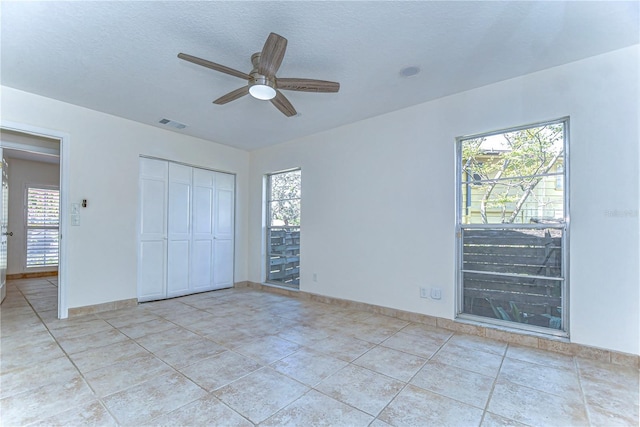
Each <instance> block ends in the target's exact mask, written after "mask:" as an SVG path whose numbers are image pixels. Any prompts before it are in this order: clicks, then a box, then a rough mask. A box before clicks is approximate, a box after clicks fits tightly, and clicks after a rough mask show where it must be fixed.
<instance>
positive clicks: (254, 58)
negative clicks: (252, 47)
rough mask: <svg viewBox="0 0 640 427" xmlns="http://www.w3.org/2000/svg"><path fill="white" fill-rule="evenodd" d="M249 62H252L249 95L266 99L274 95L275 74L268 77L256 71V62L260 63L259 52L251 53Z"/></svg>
mask: <svg viewBox="0 0 640 427" xmlns="http://www.w3.org/2000/svg"><path fill="white" fill-rule="evenodd" d="M251 63H252V64H253V70H251V73H249V75H250V76H251V80H249V93H250V94H251V96H253V97H254V98H257V99H261V100H264V101H268V100H270V99H273V98H274V97H275V96H276V81H275V76H272V77H271V78H269V77H268V76H265V75H262V74H260V73H259V72H258V64H259V63H260V52H256V53H254V54H253V55H251Z"/></svg>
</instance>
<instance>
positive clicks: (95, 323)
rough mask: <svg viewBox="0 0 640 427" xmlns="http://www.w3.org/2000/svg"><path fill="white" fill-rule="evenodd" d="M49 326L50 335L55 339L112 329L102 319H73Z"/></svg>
mask: <svg viewBox="0 0 640 427" xmlns="http://www.w3.org/2000/svg"><path fill="white" fill-rule="evenodd" d="M47 326H49V330H50V331H51V335H53V336H54V337H55V338H56V339H58V340H60V339H68V338H75V337H80V336H83V335H89V334H95V333H98V332H104V331H109V330H113V329H114V328H113V326H111V325H110V324H108V323H107V322H105V321H104V320H102V319H96V318H93V319H86V320H84V321H75V322H69V323H67V324H65V325H62V324H60V323H59V324H57V325H56V328H52V327H51V325H47Z"/></svg>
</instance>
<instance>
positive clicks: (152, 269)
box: [138, 240, 167, 301]
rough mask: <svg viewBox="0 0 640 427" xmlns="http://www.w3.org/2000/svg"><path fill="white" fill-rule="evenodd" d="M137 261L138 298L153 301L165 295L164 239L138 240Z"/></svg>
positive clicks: (165, 250)
mask: <svg viewBox="0 0 640 427" xmlns="http://www.w3.org/2000/svg"><path fill="white" fill-rule="evenodd" d="M139 251H140V254H139V261H138V300H139V301H153V300H156V299H160V298H164V297H165V295H166V289H165V287H164V283H165V271H166V268H167V265H166V262H165V260H166V252H167V249H166V245H165V241H164V240H161V241H149V242H140V249H139Z"/></svg>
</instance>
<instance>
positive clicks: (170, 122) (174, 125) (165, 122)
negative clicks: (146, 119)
mask: <svg viewBox="0 0 640 427" xmlns="http://www.w3.org/2000/svg"><path fill="white" fill-rule="evenodd" d="M158 123H162V124H163V125H167V126H170V127H172V128H176V129H184V128H186V127H187V125H185V124H184V123H180V122H176V121H174V120H169V119H162V120H160V121H159V122H158Z"/></svg>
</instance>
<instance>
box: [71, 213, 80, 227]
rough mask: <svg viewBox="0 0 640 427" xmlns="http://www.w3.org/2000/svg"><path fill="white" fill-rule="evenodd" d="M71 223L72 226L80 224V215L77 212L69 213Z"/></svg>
mask: <svg viewBox="0 0 640 427" xmlns="http://www.w3.org/2000/svg"><path fill="white" fill-rule="evenodd" d="M71 225H73V226H78V225H80V215H79V214H76V215H71Z"/></svg>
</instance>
